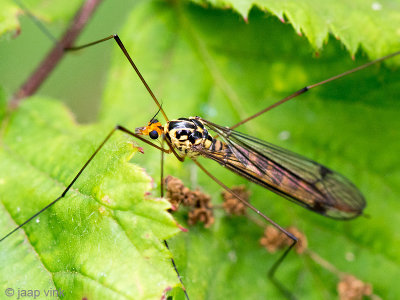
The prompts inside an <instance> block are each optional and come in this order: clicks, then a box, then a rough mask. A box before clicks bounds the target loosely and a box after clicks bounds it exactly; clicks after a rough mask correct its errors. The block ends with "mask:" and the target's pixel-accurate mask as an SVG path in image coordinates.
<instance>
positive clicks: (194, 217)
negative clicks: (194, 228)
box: [188, 207, 214, 228]
mask: <svg viewBox="0 0 400 300" xmlns="http://www.w3.org/2000/svg"><path fill="white" fill-rule="evenodd" d="M197 222H203V223H204V227H206V228H208V227H210V226H211V225H212V224H213V223H214V214H213V211H212V209H211V208H207V207H199V208H194V209H192V210H191V211H189V220H188V224H189V225H195V224H196V223H197Z"/></svg>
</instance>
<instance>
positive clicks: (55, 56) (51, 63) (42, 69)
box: [9, 0, 102, 110]
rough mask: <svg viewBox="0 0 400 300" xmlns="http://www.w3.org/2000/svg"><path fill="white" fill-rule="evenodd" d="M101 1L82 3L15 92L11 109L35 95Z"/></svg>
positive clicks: (93, 0) (88, 0)
mask: <svg viewBox="0 0 400 300" xmlns="http://www.w3.org/2000/svg"><path fill="white" fill-rule="evenodd" d="M101 1H102V0H87V1H86V2H85V3H84V4H83V5H82V7H81V8H80V9H79V11H78V12H77V13H76V15H75V17H74V19H73V20H72V22H71V24H70V26H69V27H68V29H67V30H66V31H65V33H64V35H63V37H62V38H61V40H60V41H59V42H58V43H57V44H56V45H55V46H54V47H53V49H52V50H51V51H50V52H49V54H48V55H46V57H45V58H44V60H43V61H42V62H41V63H40V64H39V66H38V67H37V68H36V70H35V71H34V72H33V73H32V74H31V75H30V76H29V77H28V79H27V80H26V81H25V83H24V84H23V85H22V86H21V87H20V89H19V90H18V91H17V92H16V93H15V94H14V96H13V98H12V99H11V101H10V104H9V108H10V109H11V110H13V109H15V108H17V107H18V105H19V104H20V102H21V101H22V100H23V99H24V98H26V97H28V96H31V95H33V94H34V93H35V92H36V91H37V90H38V88H39V87H40V86H41V85H42V83H43V82H44V81H45V80H46V78H47V77H48V76H49V75H50V73H51V72H52V71H53V69H54V68H55V67H56V66H57V65H58V63H59V61H60V60H61V59H62V58H63V56H64V54H65V53H66V52H65V51H64V49H66V48H69V47H71V46H72V45H73V43H74V42H75V40H76V39H77V37H78V36H79V34H80V33H81V31H82V30H83V28H84V27H85V25H86V24H87V22H88V20H89V19H90V17H91V16H92V15H93V13H94V11H95V10H96V8H97V7H98V5H99V4H100V3H101Z"/></svg>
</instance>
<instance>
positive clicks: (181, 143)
mask: <svg viewBox="0 0 400 300" xmlns="http://www.w3.org/2000/svg"><path fill="white" fill-rule="evenodd" d="M164 134H165V137H166V138H167V140H168V141H169V142H170V143H171V145H172V146H173V147H174V148H175V149H177V150H178V151H179V152H180V153H181V154H183V155H185V156H189V157H196V156H198V155H200V153H199V152H198V151H196V148H197V149H199V148H203V149H210V148H211V147H212V146H213V145H214V144H215V143H216V140H215V139H214V138H213V137H212V136H211V135H210V134H209V133H208V130H207V129H206V128H205V127H204V124H203V122H202V121H201V120H200V119H199V118H197V117H189V118H179V119H177V120H172V121H169V122H168V123H167V124H166V125H165V126H164Z"/></svg>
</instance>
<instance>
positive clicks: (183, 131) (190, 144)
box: [0, 35, 400, 295]
mask: <svg viewBox="0 0 400 300" xmlns="http://www.w3.org/2000/svg"><path fill="white" fill-rule="evenodd" d="M110 39H114V40H115V41H116V42H117V44H118V45H119V47H120V48H121V50H122V51H123V53H124V55H125V56H126V58H127V59H128V60H129V62H130V64H131V65H132V67H133V68H134V70H135V71H136V73H137V75H138V76H139V78H140V80H141V81H142V83H143V84H144V86H145V87H146V89H147V91H148V92H149V94H150V95H151V97H152V98H153V100H154V102H155V103H156V105H157V106H158V108H159V112H161V114H162V115H163V116H164V118H165V120H166V123H165V124H164V125H163V124H162V123H161V122H160V121H159V120H158V119H156V116H157V114H156V116H155V117H153V118H152V119H151V120H150V122H149V123H148V124H147V125H146V126H143V127H138V128H136V129H135V131H134V132H133V131H130V130H129V129H127V128H125V127H123V126H119V125H118V126H116V127H115V128H114V129H112V130H111V132H110V133H109V134H108V135H107V137H106V138H105V139H104V140H103V141H102V143H100V146H99V147H98V148H97V149H96V151H95V152H94V153H93V154H92V155H91V156H90V158H89V159H88V160H87V162H86V163H85V164H84V166H83V167H82V168H81V170H80V171H79V172H78V174H77V175H76V176H75V177H74V179H73V180H72V181H71V183H70V184H69V185H68V186H67V188H66V189H65V190H64V192H63V193H62V194H61V195H60V197H58V198H57V199H56V200H54V201H53V202H51V203H50V204H49V205H47V206H46V207H44V208H43V209H41V210H40V211H39V212H37V213H36V214H34V215H33V216H32V217H31V218H29V219H27V220H26V221H25V222H23V223H22V224H21V225H19V226H18V227H17V228H15V229H14V230H13V231H11V232H10V233H8V234H7V235H6V236H5V237H3V238H2V239H1V240H0V241H3V240H4V239H5V238H7V237H8V236H9V235H11V234H12V233H13V232H15V231H16V230H17V229H19V228H21V227H22V226H24V225H25V224H27V223H28V222H30V221H31V220H32V219H34V218H36V217H37V216H38V215H39V214H41V213H42V212H44V211H45V210H46V209H47V208H49V207H50V206H52V205H54V204H55V203H56V202H58V201H59V200H60V199H62V198H63V197H64V196H65V194H66V193H67V192H68V191H69V189H70V188H71V187H72V186H73V184H74V183H75V181H76V180H77V179H78V177H79V176H80V174H81V173H82V172H83V171H84V169H85V168H86V167H87V166H88V165H89V164H90V162H91V161H92V159H93V158H94V157H95V156H96V154H97V153H98V152H99V151H100V150H101V148H102V147H103V145H104V144H105V143H106V142H107V141H108V140H109V138H110V137H111V136H112V135H113V134H114V133H115V132H116V131H123V132H125V133H127V134H129V135H131V136H133V137H135V138H137V139H139V140H141V141H142V142H144V143H147V144H149V145H151V146H153V147H155V148H157V149H158V150H160V151H162V153H166V154H173V155H175V156H176V158H177V159H178V160H180V161H183V160H184V159H185V157H188V158H190V159H192V160H193V161H194V162H195V163H196V164H197V165H198V166H199V167H200V168H201V169H202V170H203V171H204V172H206V174H207V175H208V176H210V177H211V179H213V180H214V181H216V182H217V183H218V184H219V185H221V186H222V187H223V188H225V189H226V190H228V191H229V192H231V193H232V194H233V195H234V196H236V197H237V198H238V199H239V200H240V201H242V202H243V203H244V204H245V205H246V206H248V207H249V208H251V209H252V210H254V211H255V212H256V213H257V214H259V215H260V216H261V217H263V218H264V219H265V220H266V221H267V222H270V223H271V224H272V225H274V226H275V227H276V228H278V229H279V230H281V231H283V232H284V233H285V234H287V236H288V237H290V238H291V239H292V241H293V243H292V244H291V246H289V247H288V248H287V250H286V251H285V252H284V253H283V254H282V255H281V257H280V258H279V259H278V260H277V261H276V262H275V264H274V265H273V266H272V268H271V270H270V272H269V275H270V277H271V279H273V280H274V283H275V284H277V286H278V288H279V289H281V291H282V292H284V293H285V294H286V295H287V292H286V290H285V288H284V287H282V286H280V285H279V283H277V282H276V280H275V279H274V274H275V272H276V270H277V268H278V267H279V266H280V264H281V263H282V261H283V259H284V258H285V257H286V255H287V254H288V253H289V251H290V250H291V249H292V247H293V246H294V244H295V243H296V238H295V237H294V236H293V235H292V234H290V233H289V232H287V231H286V230H285V229H283V228H282V227H280V226H279V225H278V224H277V223H275V222H274V221H272V220H271V219H269V218H268V217H267V216H265V215H264V214H263V213H261V212H260V211H259V210H258V209H257V208H255V207H254V206H252V205H251V204H249V203H248V202H246V201H244V200H243V199H241V198H240V197H239V196H238V195H236V194H235V193H234V192H232V190H230V189H229V188H228V187H227V186H226V185H224V184H223V183H222V182H221V181H220V180H219V179H217V178H216V177H214V176H213V175H212V174H211V173H210V172H208V171H207V170H206V169H205V168H204V167H203V166H202V165H201V164H200V163H199V162H198V158H199V157H204V158H207V159H210V160H213V161H216V162H217V163H219V164H220V165H222V166H223V167H225V168H227V169H228V170H230V171H232V172H234V173H236V174H238V175H240V176H242V177H244V178H246V179H247V180H249V181H251V182H254V183H256V184H258V185H260V186H262V187H264V188H266V189H268V190H271V191H273V192H275V193H276V194H279V195H281V196H283V197H284V198H286V199H288V200H290V201H292V202H295V203H296V204H298V205H300V206H303V207H305V208H307V209H309V210H311V211H314V212H316V213H318V214H321V215H324V216H327V217H330V218H334V219H341V220H347V219H352V218H355V217H357V216H359V215H361V214H362V212H363V209H364V208H365V206H366V201H365V199H364V197H363V195H362V194H361V192H360V191H359V190H358V189H357V188H356V187H355V186H354V184H353V183H351V182H350V181H349V180H348V179H347V178H345V177H344V176H343V175H341V174H339V173H337V172H335V171H332V170H331V169H329V168H327V167H325V166H323V165H321V164H319V163H317V162H314V161H312V160H310V159H308V158H305V157H303V156H301V155H299V154H296V153H293V152H290V151H289V150H286V149H283V148H280V147H278V146H275V145H272V144H270V143H267V142H265V141H262V140H259V139H257V138H255V137H252V136H250V135H246V134H243V133H240V132H239V131H236V130H235V128H236V127H238V126H239V125H242V124H244V123H246V122H248V121H250V120H251V119H253V118H255V117H257V116H259V115H261V114H263V113H265V112H266V111H268V110H270V109H272V108H274V107H276V106H278V105H280V104H282V103H284V102H286V101H288V100H290V99H293V98H294V97H296V96H298V95H300V94H302V93H304V92H307V91H308V90H310V89H311V88H314V87H317V86H319V85H322V84H324V83H327V82H329V81H333V80H335V79H337V78H340V77H343V76H346V75H348V74H350V73H353V72H356V71H358V70H361V69H363V68H365V67H368V66H370V65H371V64H374V63H377V62H379V61H382V60H385V59H388V58H390V57H393V56H395V55H398V54H400V52H396V53H393V54H391V55H388V56H385V57H382V58H380V59H377V60H375V61H372V62H370V63H367V64H365V65H362V66H360V67H358V68H355V69H352V70H350V71H348V72H345V73H343V74H340V75H338V76H334V77H332V78H330V79H328V80H324V81H321V82H319V83H317V84H314V85H311V86H308V87H305V88H303V89H301V90H299V91H297V92H295V93H294V94H292V95H290V96H288V97H286V98H284V99H282V100H281V101H278V102H277V103H276V104H273V105H271V106H269V107H267V108H266V109H264V110H262V111H260V112H259V113H257V114H255V115H253V116H251V117H249V118H247V119H245V120H243V121H241V122H239V123H238V124H236V125H234V126H231V127H223V126H220V125H217V124H215V123H213V122H211V121H208V120H206V119H203V118H201V117H197V116H196V117H181V118H178V119H174V120H169V119H168V117H167V115H166V113H165V111H164V110H163V109H162V107H161V105H160V104H159V102H158V100H157V98H156V97H155V95H154V93H153V92H152V90H151V89H150V87H149V86H148V84H147V83H146V81H145V80H144V78H143V76H142V75H141V73H140V72H139V70H138V68H137V67H136V65H135V64H134V62H133V61H132V59H131V57H130V55H129V54H128V52H127V50H126V49H125V47H124V45H123V43H122V41H121V40H120V39H119V37H118V36H117V35H113V36H110V37H107V38H104V39H101V40H98V41H95V42H92V43H89V44H86V45H83V46H80V47H74V48H71V49H69V50H79V49H82V48H86V47H89V46H92V45H94V44H98V43H101V42H104V41H107V40H110ZM146 137H149V138H150V140H149V139H148V138H146ZM152 140H162V141H165V143H166V144H167V146H168V148H164V147H160V146H158V145H157V144H155V143H153V142H152Z"/></svg>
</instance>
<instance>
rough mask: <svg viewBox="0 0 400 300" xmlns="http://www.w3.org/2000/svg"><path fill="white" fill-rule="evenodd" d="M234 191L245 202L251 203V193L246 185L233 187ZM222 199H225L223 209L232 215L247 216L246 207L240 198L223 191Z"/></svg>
mask: <svg viewBox="0 0 400 300" xmlns="http://www.w3.org/2000/svg"><path fill="white" fill-rule="evenodd" d="M232 191H233V192H234V193H235V194H237V195H238V196H239V197H240V198H242V199H243V200H245V201H247V202H249V197H250V192H249V191H248V190H247V189H246V187H245V186H244V185H240V186H236V187H232ZM221 194H222V198H223V199H224V203H223V208H224V210H225V211H226V212H227V213H228V214H231V215H238V216H242V215H245V214H246V208H247V207H246V206H245V205H244V204H243V202H241V201H240V200H239V199H238V198H236V197H235V196H234V195H232V194H231V193H230V192H228V191H223V192H222V193H221Z"/></svg>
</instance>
